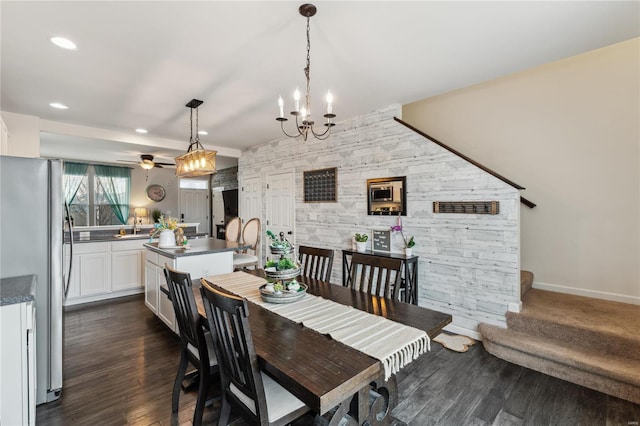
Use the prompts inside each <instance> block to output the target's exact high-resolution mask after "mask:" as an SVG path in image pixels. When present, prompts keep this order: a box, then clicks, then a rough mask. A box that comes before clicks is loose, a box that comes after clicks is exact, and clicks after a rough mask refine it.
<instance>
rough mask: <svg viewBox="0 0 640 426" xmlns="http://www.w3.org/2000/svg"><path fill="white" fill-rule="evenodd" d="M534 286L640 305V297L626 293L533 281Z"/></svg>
mask: <svg viewBox="0 0 640 426" xmlns="http://www.w3.org/2000/svg"><path fill="white" fill-rule="evenodd" d="M532 287H533V288H537V289H540V290H548V291H554V292H556V293H566V294H573V295H575V296H584V297H591V298H594V299H604V300H611V301H613V302H622V303H630V304H632V305H640V297H637V296H627V295H626V294H618V293H609V292H606V291H598V290H587V289H584V288H575V287H567V286H564V285H558V284H549V283H541V282H538V281H534V282H533V286H532Z"/></svg>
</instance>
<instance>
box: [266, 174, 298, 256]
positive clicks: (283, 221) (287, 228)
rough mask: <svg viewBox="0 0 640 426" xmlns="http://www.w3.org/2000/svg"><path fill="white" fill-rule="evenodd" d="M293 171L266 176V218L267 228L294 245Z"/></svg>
mask: <svg viewBox="0 0 640 426" xmlns="http://www.w3.org/2000/svg"><path fill="white" fill-rule="evenodd" d="M294 175H295V173H294V172H293V171H291V172H288V173H279V174H274V175H269V176H267V218H266V219H267V220H266V227H265V232H266V230H267V229H269V230H270V231H271V232H273V233H274V234H276V235H280V232H284V236H285V238H286V239H287V240H289V242H291V244H294V245H295V233H294V231H295V229H294V228H295V186H294V185H295V179H294Z"/></svg>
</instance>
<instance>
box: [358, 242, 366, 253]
mask: <svg viewBox="0 0 640 426" xmlns="http://www.w3.org/2000/svg"><path fill="white" fill-rule="evenodd" d="M356 250H357V251H359V252H363V251H366V250H367V242H366V241H364V242H359V241H356Z"/></svg>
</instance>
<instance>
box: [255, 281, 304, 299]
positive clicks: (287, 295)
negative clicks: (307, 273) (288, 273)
mask: <svg viewBox="0 0 640 426" xmlns="http://www.w3.org/2000/svg"><path fill="white" fill-rule="evenodd" d="M299 284H300V288H299V289H298V291H295V292H292V291H288V290H285V291H283V292H281V293H274V292H270V291H267V290H265V287H266V286H267V284H263V285H261V286H260V296H261V297H262V300H264V301H265V302H268V303H291V302H295V301H297V300H300V299H302V298H303V297H304V295H305V294H307V286H306V285H305V284H302V283H299Z"/></svg>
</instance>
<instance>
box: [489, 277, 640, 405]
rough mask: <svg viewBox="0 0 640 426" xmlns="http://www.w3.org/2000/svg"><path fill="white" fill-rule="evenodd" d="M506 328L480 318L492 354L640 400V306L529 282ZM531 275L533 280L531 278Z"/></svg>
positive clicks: (524, 280) (635, 400)
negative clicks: (566, 292)
mask: <svg viewBox="0 0 640 426" xmlns="http://www.w3.org/2000/svg"><path fill="white" fill-rule="evenodd" d="M521 278H522V280H521V281H522V285H523V294H524V296H523V297H522V304H523V308H522V311H521V312H520V313H512V312H509V313H507V328H506V329H505V328H501V327H496V326H493V325H489V324H480V326H479V327H478V330H479V331H480V333H481V334H482V336H483V345H484V347H485V349H486V350H487V351H488V352H489V353H492V354H493V355H495V356H497V357H499V358H502V359H505V360H507V361H510V362H513V363H514V364H518V365H522V366H525V367H528V368H531V369H533V370H537V371H540V372H542V373H545V374H549V375H551V376H555V377H559V378H561V379H564V380H567V381H570V382H573V383H577V384H579V385H582V386H586V387H588V388H591V389H595V390H598V391H600V392H604V393H607V394H609V395H613V396H616V397H618V398H622V399H626V400H628V401H632V402H634V403H636V404H640V306H638V305H631V304H626V303H618V302H611V301H607V300H600V299H593V298H588V297H581V296H574V295H570V294H563V293H555V292H550V291H544V290H539V289H530V290H529V289H528V290H524V286H525V285H526V286H528V287H529V288H530V285H531V282H533V274H531V273H530V272H527V271H523V273H522V274H521ZM529 281H530V282H529Z"/></svg>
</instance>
